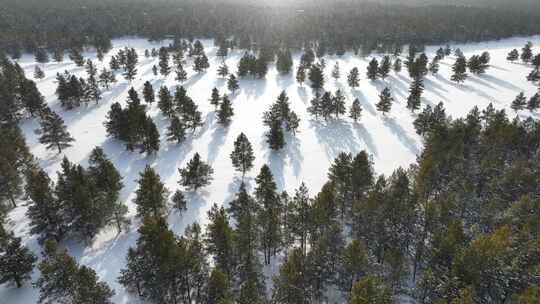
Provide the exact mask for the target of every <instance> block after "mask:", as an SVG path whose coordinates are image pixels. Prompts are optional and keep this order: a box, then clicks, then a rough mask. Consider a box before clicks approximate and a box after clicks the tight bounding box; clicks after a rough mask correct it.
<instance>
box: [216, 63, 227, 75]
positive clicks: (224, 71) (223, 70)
mask: <svg viewBox="0 0 540 304" xmlns="http://www.w3.org/2000/svg"><path fill="white" fill-rule="evenodd" d="M227 75H229V67H228V66H227V64H225V62H224V63H223V64H221V65H220V66H219V68H218V76H219V77H221V78H225V77H227Z"/></svg>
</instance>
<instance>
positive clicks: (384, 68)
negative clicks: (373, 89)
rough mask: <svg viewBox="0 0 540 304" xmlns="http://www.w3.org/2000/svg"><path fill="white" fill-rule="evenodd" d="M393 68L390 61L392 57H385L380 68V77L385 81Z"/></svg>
mask: <svg viewBox="0 0 540 304" xmlns="http://www.w3.org/2000/svg"><path fill="white" fill-rule="evenodd" d="M391 68H392V61H391V60H390V56H384V57H383V59H382V61H381V65H380V66H379V72H378V73H379V76H381V78H382V79H385V78H386V77H387V76H388V74H389V73H390V69H391Z"/></svg>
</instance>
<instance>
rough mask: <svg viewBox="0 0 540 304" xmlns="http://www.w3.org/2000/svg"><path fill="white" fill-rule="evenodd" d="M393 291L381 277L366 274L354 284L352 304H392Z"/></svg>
mask: <svg viewBox="0 0 540 304" xmlns="http://www.w3.org/2000/svg"><path fill="white" fill-rule="evenodd" d="M392 302H393V300H392V293H391V291H390V289H389V288H388V287H386V286H385V285H384V283H383V282H381V280H380V279H378V278H376V277H372V276H366V277H364V278H362V279H361V280H360V281H358V282H357V283H355V284H354V287H353V289H352V294H351V301H350V304H391V303H392Z"/></svg>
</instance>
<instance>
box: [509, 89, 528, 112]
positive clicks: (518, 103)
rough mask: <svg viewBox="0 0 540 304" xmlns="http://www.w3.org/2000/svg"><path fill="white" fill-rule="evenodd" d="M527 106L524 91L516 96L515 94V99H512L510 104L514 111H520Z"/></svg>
mask: <svg viewBox="0 0 540 304" xmlns="http://www.w3.org/2000/svg"><path fill="white" fill-rule="evenodd" d="M526 106H527V97H525V93H524V92H521V93H519V95H518V96H516V99H514V101H512V105H511V106H510V107H511V108H512V110H514V111H516V112H517V111H520V110H523V109H525V107H526Z"/></svg>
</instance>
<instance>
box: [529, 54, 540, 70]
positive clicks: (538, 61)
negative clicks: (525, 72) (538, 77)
mask: <svg viewBox="0 0 540 304" xmlns="http://www.w3.org/2000/svg"><path fill="white" fill-rule="evenodd" d="M531 63H532V65H533V66H534V68H535V69H536V70H539V69H540V53H539V54H536V56H534V58H533V59H532V61H531Z"/></svg>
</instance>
